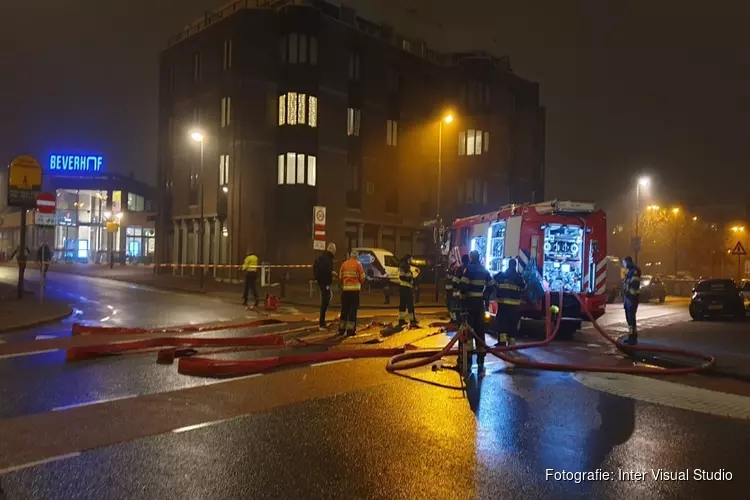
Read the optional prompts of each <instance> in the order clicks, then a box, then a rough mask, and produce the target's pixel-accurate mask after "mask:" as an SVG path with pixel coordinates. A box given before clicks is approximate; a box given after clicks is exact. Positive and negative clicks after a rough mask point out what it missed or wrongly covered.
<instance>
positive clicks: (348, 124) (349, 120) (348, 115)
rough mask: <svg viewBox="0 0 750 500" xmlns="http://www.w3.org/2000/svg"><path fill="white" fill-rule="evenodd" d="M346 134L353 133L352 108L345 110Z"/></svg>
mask: <svg viewBox="0 0 750 500" xmlns="http://www.w3.org/2000/svg"><path fill="white" fill-rule="evenodd" d="M346 135H354V108H347V110H346Z"/></svg>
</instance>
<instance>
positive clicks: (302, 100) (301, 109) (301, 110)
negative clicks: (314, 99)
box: [297, 94, 307, 125]
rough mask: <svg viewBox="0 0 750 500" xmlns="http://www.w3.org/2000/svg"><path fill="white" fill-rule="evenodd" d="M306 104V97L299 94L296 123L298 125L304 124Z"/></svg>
mask: <svg viewBox="0 0 750 500" xmlns="http://www.w3.org/2000/svg"><path fill="white" fill-rule="evenodd" d="M306 103H307V96H306V95H305V94H300V95H299V98H298V99H297V123H299V124H300V125H304V124H305V121H306V120H305V118H306V114H307V106H306V105H305V104H306Z"/></svg>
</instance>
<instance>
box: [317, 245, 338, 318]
mask: <svg viewBox="0 0 750 500" xmlns="http://www.w3.org/2000/svg"><path fill="white" fill-rule="evenodd" d="M335 254H336V244H335V243H333V242H331V243H329V244H328V246H327V247H326V251H325V252H323V253H322V254H320V255H318V257H317V258H316V259H315V264H313V277H314V278H315V281H317V282H318V289H319V290H320V320H319V323H318V330H320V331H321V332H323V331H327V330H328V329H327V328H326V311H327V310H328V305H329V304H330V303H331V295H332V293H331V285H332V284H333V274H334V273H333V258H334V255H335Z"/></svg>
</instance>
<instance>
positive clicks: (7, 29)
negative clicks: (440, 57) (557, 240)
mask: <svg viewBox="0 0 750 500" xmlns="http://www.w3.org/2000/svg"><path fill="white" fill-rule="evenodd" d="M1 3H2V5H0V19H2V20H3V21H4V23H3V29H2V30H0V63H2V66H1V67H2V68H3V77H2V78H0V158H4V159H7V160H10V158H12V157H13V156H16V155H17V154H22V153H27V152H30V153H32V154H36V155H38V156H40V157H41V158H44V157H45V156H46V154H48V153H51V152H53V151H54V152H68V151H70V152H74V153H97V154H102V155H104V156H105V159H106V160H105V161H106V162H107V164H108V165H107V167H108V168H109V169H110V170H114V171H118V172H120V173H123V174H127V173H129V172H130V171H134V172H135V173H136V176H137V177H138V178H140V179H144V180H147V181H149V182H151V183H153V182H154V181H155V170H156V120H157V99H158V95H157V88H158V86H157V85H158V75H157V67H158V63H157V61H158V52H159V50H161V49H162V48H163V47H164V46H165V43H166V40H167V39H168V38H169V36H170V35H172V34H174V33H175V32H176V31H179V29H180V28H181V27H182V26H184V25H185V24H187V23H188V22H190V21H192V20H195V19H197V18H199V17H201V15H202V11H203V9H213V8H215V7H216V6H217V5H221V4H224V3H226V2H223V1H211V0H130V1H129V2H117V1H111V2H101V1H96V0H69V1H66V2H57V1H52V0H3V1H2V2H1ZM348 3H349V4H350V5H353V6H355V8H357V9H358V11H359V12H361V13H362V14H365V15H366V17H371V18H373V20H381V19H386V20H387V21H388V22H389V23H390V24H392V25H394V26H395V27H396V28H397V29H398V30H399V31H401V32H403V33H404V34H406V35H407V36H409V35H414V36H416V37H421V38H424V39H426V40H427V42H428V45H430V46H432V47H435V48H437V49H440V50H465V49H479V48H484V49H489V50H491V51H492V52H494V53H495V54H497V55H509V56H510V58H511V63H512V65H513V68H514V70H515V71H516V72H517V73H518V74H520V75H521V76H524V77H527V78H529V79H532V80H535V81H538V82H540V83H541V98H542V104H543V105H545V106H546V107H547V113H548V114H547V117H548V122H547V193H548V197H552V196H559V197H563V198H577V199H594V200H597V201H600V202H601V201H605V200H607V199H611V198H616V197H621V196H622V195H623V193H624V192H625V191H626V190H628V189H630V186H631V179H632V177H633V176H634V175H635V174H636V173H637V172H640V171H643V172H648V173H651V174H653V175H654V176H655V177H657V178H658V181H659V182H658V183H657V184H656V185H655V186H654V193H653V195H654V197H671V198H673V199H684V200H686V201H687V200H695V201H703V200H707V201H711V200H712V199H717V200H723V199H727V198H729V199H738V200H739V199H743V200H747V199H748V198H749V196H748V191H749V189H748V186H749V185H750V183H749V181H750V168H748V167H749V166H750V165H749V164H748V163H749V162H748V159H747V158H748V147H747V144H748V140H747V137H748V134H749V133H750V130H749V128H748V124H750V56H749V55H748V48H750V35H748V30H747V29H746V26H745V24H746V19H747V15H748V13H750V9H749V8H748V7H746V6H742V5H744V4H743V3H741V2H728V1H715V2H711V3H710V4H707V3H703V2H694V6H693V5H690V3H688V2H682V1H676V0H658V1H653V0H650V1H647V0H628V1H624V0H623V1H605V0H569V1H556V0H549V1H533V0H530V1H524V2H517V1H516V2H512V1H505V0H502V1H501V0H464V1H462V2H455V1H448V0H408V1H400V2H396V1H395V0H394V1H390V0H385V1H379V2H378V1H374V0H353V1H350V2H348ZM740 6H742V7H740ZM740 9H741V10H740ZM449 22H450V25H449ZM41 158H40V159H41ZM7 160H6V161H7Z"/></svg>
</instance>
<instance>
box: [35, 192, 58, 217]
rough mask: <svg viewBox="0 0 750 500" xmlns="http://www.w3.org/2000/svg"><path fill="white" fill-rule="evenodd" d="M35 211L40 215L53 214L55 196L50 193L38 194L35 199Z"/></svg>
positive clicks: (55, 208)
mask: <svg viewBox="0 0 750 500" xmlns="http://www.w3.org/2000/svg"><path fill="white" fill-rule="evenodd" d="M36 209H37V211H38V212H39V213H42V214H54V213H55V210H57V202H56V201H55V195H54V194H52V193H39V196H37V197H36Z"/></svg>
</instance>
